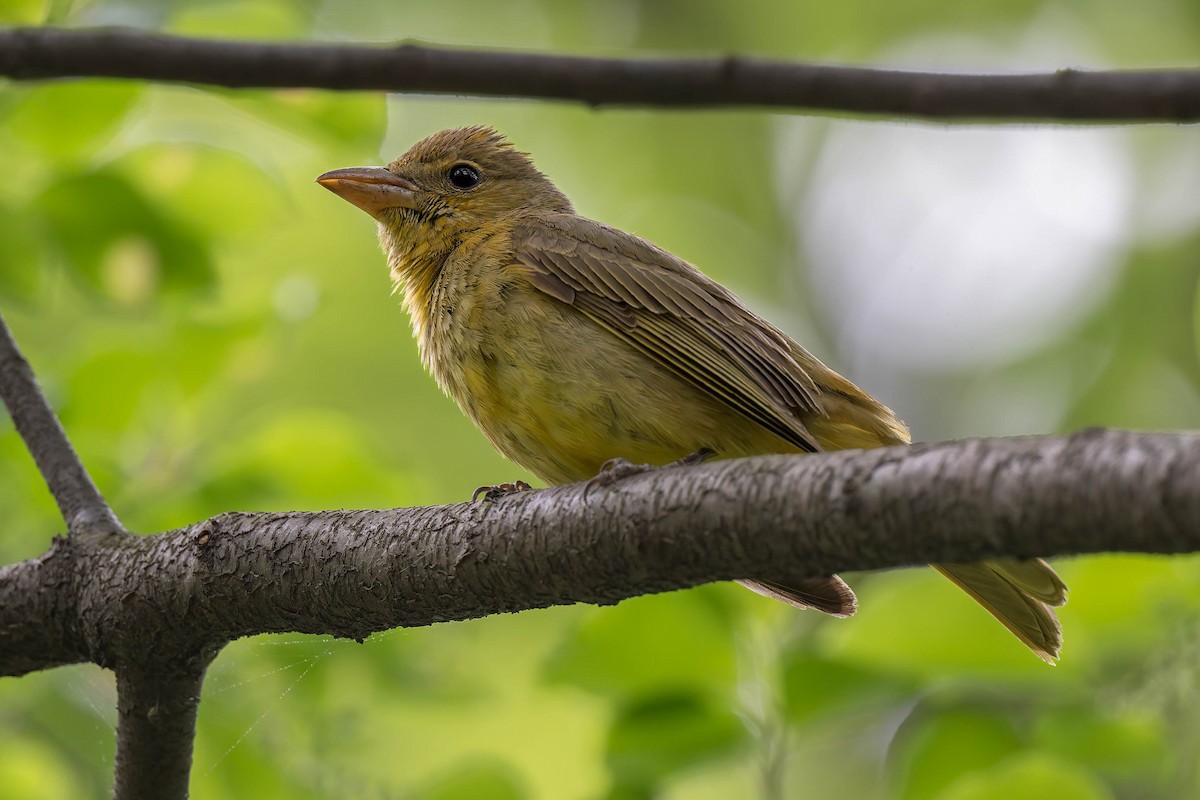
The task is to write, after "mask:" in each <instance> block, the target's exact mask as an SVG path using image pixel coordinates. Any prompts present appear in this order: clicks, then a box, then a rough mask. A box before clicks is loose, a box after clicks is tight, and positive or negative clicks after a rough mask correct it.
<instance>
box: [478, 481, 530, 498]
mask: <svg viewBox="0 0 1200 800" xmlns="http://www.w3.org/2000/svg"><path fill="white" fill-rule="evenodd" d="M531 491H533V487H532V486H530V485H529V484H528V483H526V482H525V481H513V482H512V483H499V484H496V485H495V486H480V487H479V488H478V489H476V490H475V491H474V492H473V493H472V494H471V502H472V503H474V502H475V501H476V500H478V499H479V498H480V496H482V497H483V499H484V500H485V501H487V502H491V501H493V500H499V499H500V498H501V497H508V496H509V495H510V494H517V493H518V492H531Z"/></svg>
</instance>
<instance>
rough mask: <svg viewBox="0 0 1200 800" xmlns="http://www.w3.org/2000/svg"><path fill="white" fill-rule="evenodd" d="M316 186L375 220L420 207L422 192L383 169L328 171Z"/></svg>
mask: <svg viewBox="0 0 1200 800" xmlns="http://www.w3.org/2000/svg"><path fill="white" fill-rule="evenodd" d="M317 183H319V184H321V185H322V186H324V187H325V188H326V189H328V190H329V191H331V192H333V193H334V194H336V195H337V196H338V197H340V198H342V199H343V200H345V201H347V202H349V203H353V204H354V205H356V206H358V207H359V208H361V209H362V210H363V211H365V212H367V213H368V214H370V215H371V216H372V217H375V219H380V215H381V214H382V213H383V212H384V211H386V210H387V209H389V208H417V205H418V201H419V195H420V191H421V190H420V189H419V188H418V187H417V185H416V184H415V183H413V182H412V181H410V180H407V179H405V178H401V177H400V176H399V175H397V174H396V173H394V172H392V171H390V170H387V169H384V168H383V167H347V168H346V169H335V170H332V171H330V172H326V173H325V174H324V175H321V176H320V177H318V178H317Z"/></svg>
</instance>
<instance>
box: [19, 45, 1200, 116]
mask: <svg viewBox="0 0 1200 800" xmlns="http://www.w3.org/2000/svg"><path fill="white" fill-rule="evenodd" d="M0 75H6V76H8V77H10V78H16V79H18V80H29V79H39V78H78V77H109V78H136V79H142V80H151V81H167V82H184V83H199V84H210V85H215V86H228V87H234V88H244V87H269V88H283V87H300V88H317V89H340V90H352V89H358V90H376V91H388V92H423V93H434V94H462V95H482V96H493V97H524V98H538V99H554V100H568V101H573V102H580V103H586V104H588V105H591V106H655V107H691V108H699V107H720V106H753V107H762V108H782V109H790V110H793V111H832V112H842V113H852V114H873V115H888V116H897V117H917V118H927V119H940V120H955V119H958V120H962V119H966V120H1022V121H1029V120H1042V121H1047V122H1084V121H1090V122H1115V121H1122V122H1135V121H1173V122H1195V121H1197V120H1200V70H1195V69H1179V70H1142V71H1127V72H1086V71H1081V70H1070V69H1065V70H1060V71H1058V72H1055V73H1052V74H1028V75H962V74H959V75H951V74H938V73H925V72H903V71H891V70H881V69H867V68H859V67H836V66H827V65H816V64H801V63H790V62H779V61H767V60H764V59H755V58H748V57H733V56H730V57H724V58H682V59H667V58H657V59H650V58H641V59H617V58H587V57H579V56H560V55H549V54H540V53H510V52H498V51H490V50H458V49H449V48H438V47H426V46H421V45H416V44H401V45H394V46H365V45H334V44H276V43H265V42H233V41H219V40H205V39H188V38H181V37H176V36H167V35H162V34H148V33H143V32H140V31H127V30H113V29H102V30H64V29H55V28H14V29H10V30H7V31H0Z"/></svg>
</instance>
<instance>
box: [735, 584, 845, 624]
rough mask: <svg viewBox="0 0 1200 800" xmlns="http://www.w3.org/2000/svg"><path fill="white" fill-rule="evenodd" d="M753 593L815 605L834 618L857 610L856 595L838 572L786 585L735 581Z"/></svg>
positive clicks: (795, 602)
mask: <svg viewBox="0 0 1200 800" xmlns="http://www.w3.org/2000/svg"><path fill="white" fill-rule="evenodd" d="M738 583H740V584H741V585H742V586H745V587H746V588H747V589H749V590H750V591H752V592H757V593H758V594H761V595H762V596H764V597H770V598H771V599H772V600H781V601H783V602H785V603H787V604H788V605H791V606H795V607H796V608H815V609H817V610H818V611H824V612H825V613H826V614H832V615H833V616H835V617H849V616H851V615H852V614H854V612H855V611H857V610H858V598H856V597H855V596H854V591H853V590H852V589H851V588H850V587H849V586H848V585H846V582H845V581H844V580H842V579H841V578H839V577H838V576H837V575H828V576H826V577H824V578H804V579H802V580H798V581H794V582H790V583H788V584H787V585H784V584H782V583H775V582H773V581H751V580H744V581H738Z"/></svg>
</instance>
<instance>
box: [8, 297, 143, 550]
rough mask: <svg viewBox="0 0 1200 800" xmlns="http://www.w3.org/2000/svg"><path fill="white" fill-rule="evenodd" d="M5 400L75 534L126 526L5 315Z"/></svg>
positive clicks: (105, 530)
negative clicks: (56, 412) (78, 450)
mask: <svg viewBox="0 0 1200 800" xmlns="http://www.w3.org/2000/svg"><path fill="white" fill-rule="evenodd" d="M0 398H3V400H4V405H5V406H6V407H7V408H8V413H9V415H10V416H11V417H12V420H13V425H14V426H16V429H17V433H19V434H20V435H21V438H22V439H23V440H24V441H25V446H26V447H28V448H29V452H30V454H31V455H32V456H33V460H34V462H36V463H37V467H38V470H40V471H41V473H42V477H43V478H44V479H45V481H46V485H47V486H48V487H50V493H51V494H52V495H54V500H55V502H57V503H58V510H59V511H60V512H61V513H62V517H63V520H64V521H65V522H66V523H67V529H68V530H69V531H70V532H71V533H81V532H85V531H91V532H96V533H106V532H111V531H119V530H121V523H120V522H118V521H117V517H116V515H115V514H113V512H112V509H111V508H109V507H108V503H106V502H105V501H104V498H103V497H102V496H101V494H100V490H99V489H97V488H96V484H95V483H93V482H92V478H91V476H90V475H88V472H87V469H86V468H85V467H84V466H83V463H82V462H81V461H80V460H79V456H77V455H76V454H75V448H73V447H72V446H71V442H70V441H69V440H68V439H67V434H66V433H65V432H64V431H63V429H62V425H60V424H59V422H58V417H56V416H55V415H54V411H53V409H51V408H50V403H49V402H48V401H47V400H46V396H45V395H44V394H42V389H41V387H40V386H38V382H37V378H35V377H34V375H33V370H31V369H30V368H29V362H28V361H26V360H25V357H24V356H22V355H21V351H20V349H18V348H17V343H16V342H15V341H14V340H13V337H12V332H11V331H9V329H8V325H7V324H5V322H4V319H3V317H0Z"/></svg>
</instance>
